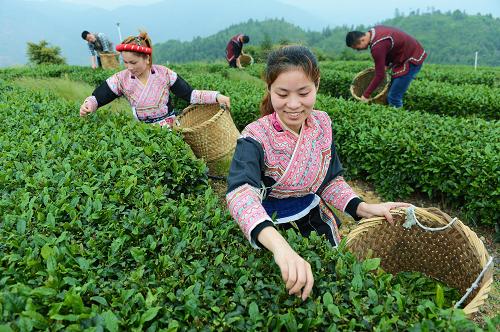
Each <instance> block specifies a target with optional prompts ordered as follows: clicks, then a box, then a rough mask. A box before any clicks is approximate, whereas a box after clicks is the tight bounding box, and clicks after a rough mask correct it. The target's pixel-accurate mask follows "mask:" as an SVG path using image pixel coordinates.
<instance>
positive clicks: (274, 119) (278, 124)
mask: <svg viewBox="0 0 500 332" xmlns="http://www.w3.org/2000/svg"><path fill="white" fill-rule="evenodd" d="M310 116H311V115H309V116H308V117H307V118H306V120H305V121H304V123H303V124H302V128H301V130H302V129H303V128H305V127H309V121H310V120H309V118H310ZM270 120H271V124H272V125H273V127H274V129H276V130H277V131H285V130H287V131H289V132H290V133H292V134H293V135H295V136H297V137H298V136H299V134H298V133H296V132H295V131H293V130H291V129H290V128H288V126H287V125H286V124H284V123H283V121H281V119H280V118H279V116H278V114H277V113H276V112H273V113H272V114H271V115H270Z"/></svg>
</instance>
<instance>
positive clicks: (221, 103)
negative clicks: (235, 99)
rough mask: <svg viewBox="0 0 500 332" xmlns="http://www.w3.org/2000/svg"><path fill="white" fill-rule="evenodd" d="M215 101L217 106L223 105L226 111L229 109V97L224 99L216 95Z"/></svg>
mask: <svg viewBox="0 0 500 332" xmlns="http://www.w3.org/2000/svg"><path fill="white" fill-rule="evenodd" d="M216 100H217V102H218V103H219V105H224V106H225V107H226V108H227V110H229V109H231V99H230V98H229V97H226V96H224V95H222V94H220V93H219V94H218V95H217V98H216Z"/></svg>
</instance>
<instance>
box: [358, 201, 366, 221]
mask: <svg viewBox="0 0 500 332" xmlns="http://www.w3.org/2000/svg"><path fill="white" fill-rule="evenodd" d="M367 207H368V203H365V202H361V203H359V204H358V208H357V209H356V215H357V216H358V217H361V218H365V217H368V216H369V215H368V212H367Z"/></svg>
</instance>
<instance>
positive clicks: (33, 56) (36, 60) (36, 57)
mask: <svg viewBox="0 0 500 332" xmlns="http://www.w3.org/2000/svg"><path fill="white" fill-rule="evenodd" d="M60 53H61V48H60V47H58V46H53V47H50V46H49V43H48V42H47V41H45V40H41V41H40V42H39V43H38V44H36V43H31V42H28V49H27V54H28V59H29V61H30V62H31V63H33V64H36V65H44V64H55V65H60V64H66V60H64V58H63V57H61V55H60Z"/></svg>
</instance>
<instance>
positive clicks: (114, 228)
mask: <svg viewBox="0 0 500 332" xmlns="http://www.w3.org/2000/svg"><path fill="white" fill-rule="evenodd" d="M0 111H1V112H2V115H3V117H2V118H1V119H0V129H1V130H0V146H1V149H2V158H0V167H1V169H2V173H0V211H1V213H0V270H1V271H2V274H1V277H0V330H1V331H33V330H50V331H81V330H86V331H103V330H108V331H122V330H131V331H144V330H146V331H159V330H168V331H188V330H189V331H191V330H207V331H209V330H237V331H248V330H274V331H281V330H287V331H299V330H301V331H307V330H327V329H329V330H332V331H335V330H343V331H359V330H373V331H386V330H389V329H391V330H394V329H397V330H408V331H420V330H422V329H425V330H427V331H443V330H448V331H474V330H476V331H477V330H480V329H479V328H478V327H477V326H475V325H474V323H473V322H472V321H469V320H467V319H466V318H465V317H464V314H463V311H461V310H453V309H446V308H449V307H450V306H451V305H452V303H453V302H454V301H455V300H456V294H454V292H453V291H452V290H449V289H447V288H446V287H442V286H436V285H435V283H434V282H432V281H429V280H428V279H426V280H422V279H421V278H420V277H418V276H409V277H407V278H406V279H404V280H402V279H401V278H400V277H398V278H394V277H392V276H391V275H388V274H386V273H383V272H382V271H381V270H380V269H379V261H378V259H371V260H367V261H364V262H356V260H355V259H354V257H353V256H352V255H351V254H349V253H347V252H345V250H344V249H343V248H340V250H339V251H336V250H332V248H331V247H330V245H329V244H328V243H327V241H326V240H325V239H322V238H319V237H317V236H315V235H313V236H312V237H311V238H309V239H302V238H301V237H300V235H297V234H296V233H294V232H293V231H289V232H288V233H287V234H285V236H286V237H287V239H288V241H289V242H290V243H291V245H292V246H293V247H294V248H295V249H296V250H297V251H298V252H299V253H300V254H301V255H303V257H305V258H306V259H307V260H308V261H309V262H310V263H311V265H312V267H313V271H314V276H315V280H316V283H315V287H314V289H313V293H312V296H311V298H310V299H308V300H307V301H305V302H302V301H300V300H298V299H296V298H295V297H292V296H289V295H288V294H287V292H286V290H285V288H284V285H283V282H282V280H281V277H280V274H279V271H278V270H277V267H276V265H275V264H274V263H272V256H271V254H270V253H269V252H267V251H255V250H254V249H253V248H251V246H250V245H249V244H248V243H247V241H246V240H245V239H244V238H243V236H242V235H241V232H240V231H239V229H238V228H237V227H236V225H235V223H234V222H233V221H231V219H230V217H229V215H228V214H227V212H226V211H225V210H223V209H222V208H221V207H220V202H218V200H217V198H216V196H215V194H214V193H213V192H212V191H211V190H210V188H209V187H208V186H207V184H206V176H205V166H204V164H202V163H201V162H200V161H197V160H195V159H194V158H193V155H192V153H191V152H190V151H189V149H188V147H187V146H186V145H185V144H184V143H183V142H182V140H181V138H180V137H179V136H177V135H176V134H175V133H173V132H170V131H167V130H161V129H160V128H156V127H153V126H148V125H144V124H139V123H136V122H134V121H133V120H132V119H130V118H128V117H126V116H124V115H121V114H116V113H111V112H108V111H106V110H105V109H103V110H99V111H98V112H97V114H92V115H90V116H88V117H86V118H80V117H79V116H78V105H77V104H75V103H71V102H67V101H65V100H61V99H58V98H57V97H55V96H54V95H51V94H47V93H43V92H33V91H27V90H25V89H20V88H16V87H12V86H11V85H9V84H7V83H6V82H5V81H0ZM408 285H412V287H407V286H408ZM488 322H489V323H490V325H491V326H493V323H492V322H490V321H488ZM490 330H491V331H493V329H490Z"/></svg>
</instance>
